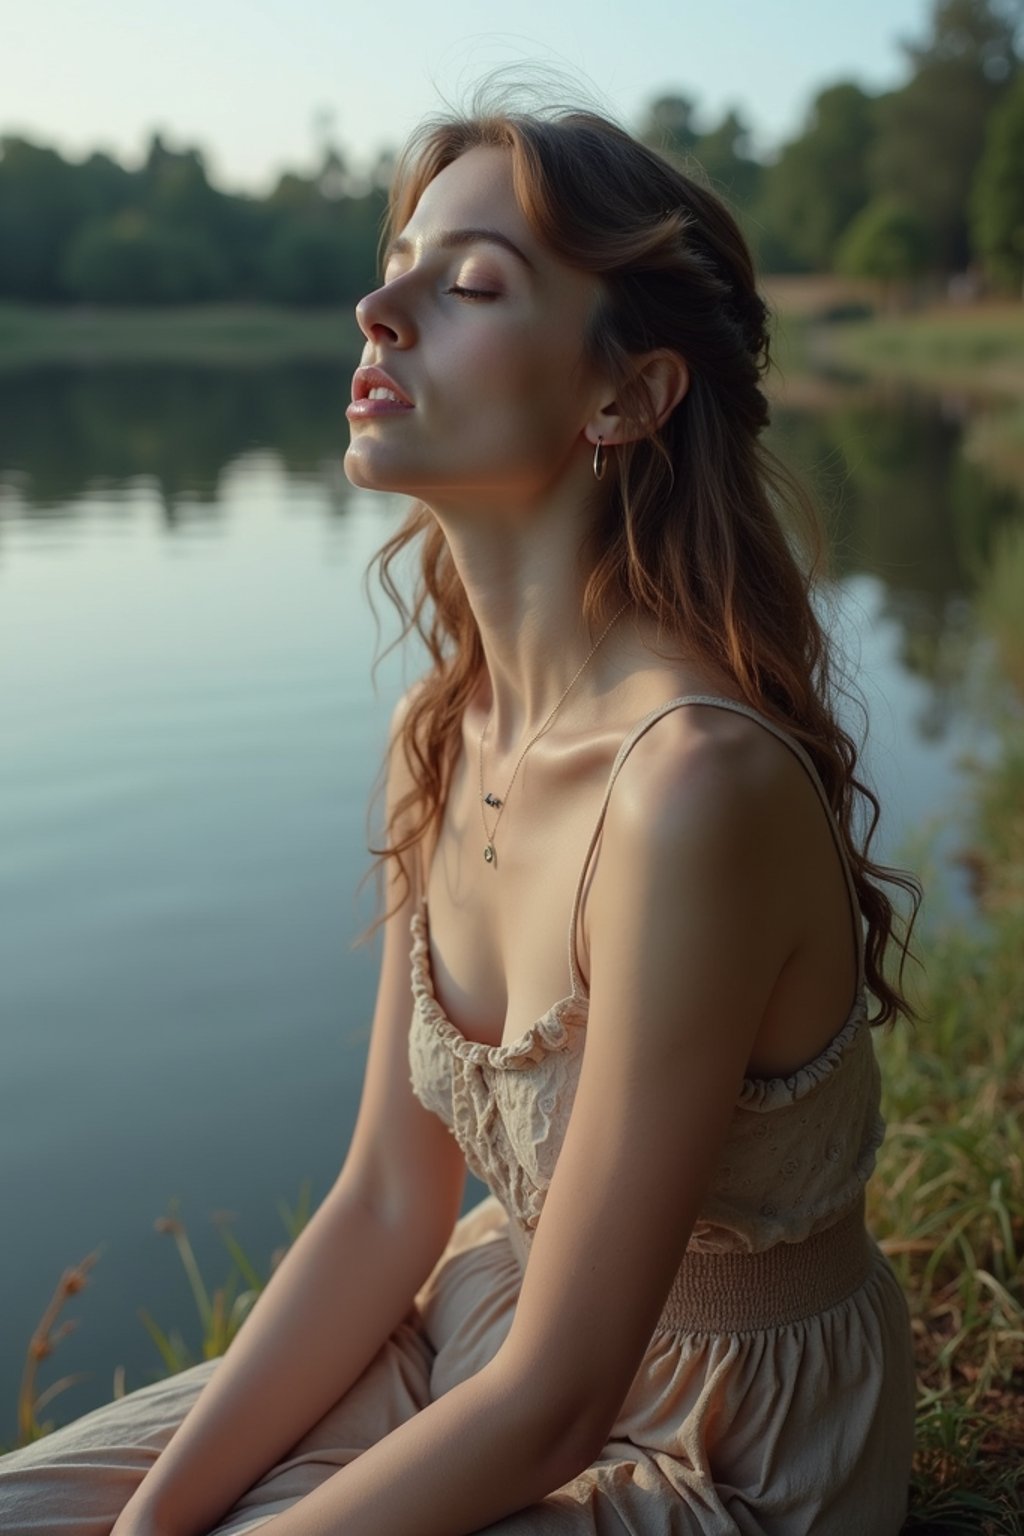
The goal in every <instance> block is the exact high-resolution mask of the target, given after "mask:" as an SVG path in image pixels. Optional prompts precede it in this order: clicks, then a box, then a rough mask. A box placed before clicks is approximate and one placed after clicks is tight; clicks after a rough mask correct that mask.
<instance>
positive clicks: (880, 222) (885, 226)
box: [836, 198, 929, 297]
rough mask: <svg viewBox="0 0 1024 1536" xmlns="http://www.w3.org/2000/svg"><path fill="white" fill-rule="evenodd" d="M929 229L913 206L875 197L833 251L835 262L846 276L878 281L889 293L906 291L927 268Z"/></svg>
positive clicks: (892, 294) (891, 294)
mask: <svg viewBox="0 0 1024 1536" xmlns="http://www.w3.org/2000/svg"><path fill="white" fill-rule="evenodd" d="M928 257H929V251H928V231H927V230H926V229H925V227H924V225H923V223H922V222H921V220H920V219H919V218H918V216H917V214H916V213H915V212H914V210H913V209H912V208H908V207H907V206H906V205H905V204H903V203H899V202H897V201H895V200H894V199H892V198H877V199H876V200H875V201H874V202H871V203H869V204H868V206H867V207H866V208H864V209H862V210H861V212H860V213H859V214H858V215H857V217H856V218H855V219H854V221H853V223H852V224H851V225H850V227H849V229H848V230H847V231H846V233H845V235H844V236H843V238H842V240H841V241H840V242H839V246H838V248H837V251H836V265H837V267H838V269H839V271H840V272H845V273H846V274H847V275H848V276H849V277H868V278H873V279H874V280H875V281H877V282H880V283H881V284H882V285H883V287H884V288H885V290H886V292H887V293H888V294H889V295H890V297H891V296H894V295H895V294H897V293H905V292H906V290H907V289H908V288H909V286H910V285H911V284H912V283H913V281H914V279H915V278H918V277H920V276H921V275H922V274H923V273H924V272H926V271H927V270H928Z"/></svg>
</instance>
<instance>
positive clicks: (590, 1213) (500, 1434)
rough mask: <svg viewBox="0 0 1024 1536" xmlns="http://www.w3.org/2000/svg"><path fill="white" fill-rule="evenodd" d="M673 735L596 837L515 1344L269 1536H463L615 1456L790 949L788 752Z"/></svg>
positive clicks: (656, 749)
mask: <svg viewBox="0 0 1024 1536" xmlns="http://www.w3.org/2000/svg"><path fill="white" fill-rule="evenodd" d="M666 724H667V725H668V727H669V728H668V730H667V731H664V732H662V731H653V730H652V731H651V732H650V733H649V734H648V736H647V737H645V738H644V739H643V740H642V741H641V742H640V743H638V745H637V747H636V749H635V750H634V752H633V754H632V755H631V757H630V763H629V765H628V768H627V770H624V771H623V773H622V775H621V777H620V780H619V785H618V788H617V793H616V795H615V796H614V797H613V800H612V805H611V808H610V810H609V814H608V818H607V821H606V823H605V831H604V842H603V846H602V854H601V863H600V866H599V869H598V872H597V874H596V876H595V879H594V884H593V889H592V893H591V898H590V931H591V935H592V953H593V956H594V961H593V968H592V975H591V1003H590V1014H589V1019H588V1026H587V1044H586V1050H585V1053H584V1060H583V1066H582V1069H581V1074H580V1081H579V1086H578V1090H577V1095H576V1101H575V1104H574V1107H573V1112H572V1116H571V1119H570V1124H569V1127H568V1130H567V1133H566V1138H565V1142H564V1144H563V1147H562V1150H561V1153H560V1156H559V1160H558V1164H557V1168H556V1171H555V1174H554V1178H553V1180H552V1184H551V1187H550V1189H549V1191H548V1195H547V1199H546V1202H545V1205H544V1209H543V1212H542V1215H541V1219H540V1222H539V1225H538V1229H537V1232H536V1236H535V1238H534V1242H533V1246H532V1251H531V1254H530V1258H529V1262H528V1265H527V1269H526V1274H525V1276H524V1280H523V1285H522V1290H521V1293H520V1298H519V1302H518V1306H517V1310H516V1315H515V1319H514V1322H513V1324H512V1328H511V1330H510V1332H509V1334H508V1337H507V1339H506V1341H505V1343H504V1344H503V1346H502V1347H501V1349H500V1350H499V1351H498V1353H497V1355H496V1356H495V1358H494V1359H493V1361H492V1362H491V1363H490V1364H488V1365H487V1366H485V1367H484V1368H483V1369H482V1370H481V1371H479V1372H478V1373H477V1374H476V1375H475V1376H473V1377H472V1378H471V1379H470V1380H468V1381H465V1382H463V1383H461V1384H460V1385H458V1386H457V1387H455V1388H453V1389H452V1390H451V1391H450V1392H448V1393H447V1394H446V1395H445V1396H444V1397H442V1398H440V1399H439V1400H438V1401H436V1402H434V1403H432V1404H430V1405H429V1406H428V1407H427V1408H425V1409H424V1410H423V1411H422V1412H420V1413H419V1414H417V1415H416V1416H415V1418H413V1419H411V1420H409V1421H408V1422H407V1423H405V1424H403V1425H402V1426H401V1427H400V1428H398V1429H396V1430H395V1431H394V1432H393V1433H392V1434H390V1435H388V1436H387V1437H386V1438H385V1439H384V1440H382V1441H380V1442H379V1443H378V1444H377V1445H376V1446H373V1447H371V1448H370V1449H369V1450H368V1451H366V1452H365V1453H364V1454H363V1455H362V1456H360V1457H359V1458H358V1460H357V1461H355V1462H354V1463H352V1464H351V1465H350V1466H348V1467H346V1468H344V1469H343V1470H341V1471H340V1472H338V1473H336V1474H335V1475H334V1476H333V1477H331V1478H330V1479H329V1480H327V1481H326V1482H325V1483H324V1484H322V1485H321V1487H320V1488H318V1489H317V1490H316V1491H315V1492H313V1493H312V1494H310V1495H308V1496H307V1497H306V1498H304V1499H303V1500H301V1501H300V1503H298V1504H297V1505H296V1506H295V1507H294V1508H292V1509H291V1510H289V1511H287V1512H286V1513H285V1514H283V1515H280V1516H278V1517H276V1518H275V1519H273V1520H271V1521H270V1522H269V1523H268V1525H267V1527H266V1532H267V1536H380V1533H381V1532H386V1533H387V1536H467V1533H469V1532H471V1531H475V1530H478V1529H480V1528H481V1527H484V1526H488V1525H490V1524H491V1523H492V1522H494V1521H497V1520H500V1519H501V1518H502V1517H503V1516H505V1515H507V1514H509V1513H511V1512H512V1511H513V1510H516V1509H520V1508H523V1507H524V1506H527V1505H529V1504H532V1503H535V1502H536V1501H538V1500H539V1499H542V1498H543V1497H544V1496H545V1495H546V1494H548V1493H550V1492H552V1491H553V1490H554V1489H555V1488H556V1487H558V1486H559V1485H560V1484H562V1483H564V1482H566V1481H568V1480H569V1479H570V1478H571V1477H573V1476H575V1475H577V1474H578V1473H580V1472H581V1471H582V1470H583V1469H584V1468H586V1467H587V1466H588V1465H589V1464H590V1463H591V1462H592V1461H593V1460H594V1459H595V1458H596V1457H597V1455H598V1454H599V1453H600V1450H601V1448H602V1446H603V1445H604V1443H605V1441H606V1440H607V1438H608V1434H609V1432H610V1430H611V1428H612V1426H613V1424H614V1421H615V1419H616V1417H617V1416H618V1414H619V1412H620V1409H621V1406H622V1403H623V1401H624V1399H625V1397H626V1394H627V1393H628V1390H629V1387H630V1384H631V1382H632V1379H633V1377H634V1375H635V1373H636V1371H637V1368H638V1366H639V1364H640V1361H641V1359H642V1357H643V1353H644V1350H645V1348H646V1347H647V1345H648V1343H649V1341H650V1337H651V1334H652V1332H653V1330H654V1326H655V1324H656V1322H657V1319H658V1316H659V1313H660V1311H661V1308H662V1306H663V1305H664V1301H665V1298H666V1296H667V1294H668V1291H669V1288H670V1286H671V1283H672V1279H673V1276H674V1275H675V1272H676V1270H677V1268H678V1266H679V1264H680V1262H681V1260H682V1256H683V1253H684V1250H685V1248H686V1243H687V1240H688V1236H689V1233H690V1230H691V1228H692V1225H693V1222H694V1220H695V1218H696V1215H697V1213H698V1210H699V1207H700V1203H701V1200H702V1199H703V1196H704V1193H705V1191H706V1189H707V1187H708V1185H709V1183H710V1180H711V1177H712V1173H713V1170H714V1167H715V1163H716V1160H717V1158H718V1156H719V1154H720V1148H721V1146H722V1143H723V1141H724V1138H725V1135H726V1132H727V1128H728V1126H729V1122H730V1119H731V1117H732V1114H733V1110H734V1106H735V1102H736V1096H737V1092H738V1089H739V1086H740V1082H741V1079H742V1077H743V1073H744V1070H745V1066H746V1062H747V1060H748V1057H749V1054H750V1050H751V1047H752V1044H753V1041H754V1038H755V1036H756V1033H757V1029H758V1025H759V1023H760V1021H761V1018H762V1017H763V1014H764V1010H765V1007H766V1005H767V1001H768V998H769V996H770V993H771V990H772V987H773V985H774V983H775V980H776V978H777V975H778V972H779V971H780V969H781V968H782V965H783V963H784V961H785V959H786V957H787V955H788V953H789V952H790V950H791V948H792V947H793V938H794V934H793V915H792V906H793V904H792V903H791V902H787V900H786V899H785V897H786V888H785V884H784V882H785V880H786V879H787V878H788V877H787V876H786V874H785V873H784V872H785V870H786V863H785V857H784V854H785V838H786V831H787V827H789V828H791V826H792V820H791V817H792V811H793V803H794V802H793V798H792V789H791V786H792V775H790V774H789V772H788V770H787V767H786V765H785V763H784V762H783V761H782V758H781V756H780V755H779V754H778V753H776V752H775V750H774V748H775V743H773V742H771V741H768V742H767V743H766V744H765V745H762V742H761V741H760V740H756V739H754V738H753V733H751V736H750V737H748V738H745V739H744V740H742V742H737V741H736V740H735V739H734V738H731V737H730V738H728V739H726V738H725V737H724V736H723V735H722V734H721V733H716V732H715V731H714V728H713V727H712V728H711V729H710V730H708V731H707V732H706V734H705V733H703V732H701V731H697V732H694V731H692V730H691V731H690V733H689V734H688V735H687V734H683V733H681V732H679V731H678V730H677V729H675V728H674V727H673V726H672V725H671V724H670V722H666ZM761 734H762V737H763V733H761ZM785 750H786V749H785V748H782V749H781V752H785Z"/></svg>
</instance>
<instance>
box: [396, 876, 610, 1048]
mask: <svg viewBox="0 0 1024 1536" xmlns="http://www.w3.org/2000/svg"><path fill="white" fill-rule="evenodd" d="M425 909H426V903H425V902H424V900H423V899H422V898H421V899H420V903H419V909H418V910H417V911H416V912H414V913H413V916H412V922H411V924H410V929H411V932H412V956H411V958H412V990H413V996H414V998H415V999H416V1003H417V1006H418V1008H419V1011H420V1016H421V1017H422V1018H423V1019H424V1020H425V1021H426V1022H427V1023H428V1024H430V1026H431V1027H432V1028H433V1030H434V1032H435V1034H436V1035H437V1037H438V1039H440V1040H441V1041H443V1042H444V1044H445V1045H446V1046H447V1048H448V1049H449V1050H450V1051H451V1053H452V1055H453V1056H457V1057H458V1058H459V1059H460V1060H461V1061H465V1062H468V1063H470V1064H471V1065H473V1066H485V1067H494V1068H496V1069H498V1070H501V1071H522V1070H523V1069H524V1068H527V1067H531V1066H533V1065H534V1064H535V1063H536V1062H539V1061H542V1060H543V1059H544V1057H545V1056H547V1055H549V1054H550V1053H551V1052H552V1051H565V1050H568V1048H569V1046H570V1043H571V1036H570V1029H571V1028H573V1027H577V1028H578V1027H579V1026H580V1025H581V1024H582V1023H583V1022H584V1017H585V1013H586V1004H585V1002H584V1000H583V999H582V998H579V997H573V996H572V994H570V995H569V996H568V997H563V998H559V1000H558V1002H557V1003H552V1005H551V1007H550V1008H549V1009H548V1010H547V1012H546V1013H545V1014H543V1015H542V1017H541V1018H539V1019H538V1020H537V1022H536V1023H535V1024H531V1025H530V1028H529V1029H527V1030H526V1031H525V1032H524V1033H523V1034H521V1035H520V1036H519V1038H518V1039H516V1040H511V1041H509V1042H508V1044H506V1045H487V1044H486V1042H485V1041H482V1040H470V1039H468V1038H467V1037H466V1036H465V1035H464V1034H463V1033H462V1031H461V1029H458V1028H457V1027H456V1025H454V1024H453V1023H452V1021H451V1019H450V1018H449V1017H448V1015H447V1014H446V1013H445V1011H444V1009H443V1008H442V1007H441V1004H440V1003H439V1002H438V1000H437V994H436V993H435V991H434V979H433V975H432V973H431V967H430V942H429V938H428V931H427V922H426V916H425ZM581 1014H582V1015H584V1017H580V1015H581ZM574 1015H575V1017H574Z"/></svg>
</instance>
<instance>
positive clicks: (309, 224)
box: [262, 216, 365, 304]
mask: <svg viewBox="0 0 1024 1536" xmlns="http://www.w3.org/2000/svg"><path fill="white" fill-rule="evenodd" d="M363 276H365V269H364V267H363V265H362V263H360V262H359V261H358V259H357V258H356V257H355V256H354V253H353V248H352V242H351V240H350V239H349V238H348V236H347V234H346V231H345V229H344V226H343V225H341V224H339V223H338V222H337V221H335V220H331V221H327V220H326V219H323V218H318V219H312V218H309V217H308V216H307V217H305V218H301V219H297V220H289V221H288V222H287V223H282V225H281V226H280V228H279V229H278V231H277V233H276V234H275V235H274V237H273V238H272V240H271V241H270V244H269V245H268V247H267V250H266V252H265V254H264V260H263V271H262V281H263V286H264V290H265V292H266V294H267V296H268V297H269V298H271V299H274V300H275V301H276V302H277V303H281V304H337V303H341V302H342V301H347V300H349V299H351V298H352V297H354V296H355V295H356V294H357V293H358V292H359V291H360V288H361V279H362V278H363Z"/></svg>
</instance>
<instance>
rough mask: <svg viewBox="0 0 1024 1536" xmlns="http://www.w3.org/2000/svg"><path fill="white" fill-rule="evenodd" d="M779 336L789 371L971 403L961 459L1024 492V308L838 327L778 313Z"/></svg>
mask: <svg viewBox="0 0 1024 1536" xmlns="http://www.w3.org/2000/svg"><path fill="white" fill-rule="evenodd" d="M780 331H781V339H782V341H783V350H784V351H785V349H786V348H787V347H788V350H789V354H790V357H791V358H792V360H793V361H792V363H791V366H798V367H799V368H800V369H801V370H802V371H804V372H814V371H822V370H828V369H832V370H835V369H842V370H844V371H848V372H852V373H854V374H859V375H861V376H862V377H865V378H867V379H869V380H888V381H897V382H903V383H907V384H913V385H916V386H918V387H919V388H922V389H927V390H932V391H941V392H944V393H947V394H954V395H955V396H957V397H958V398H962V399H964V400H966V401H968V402H969V403H970V405H971V407H972V409H971V412H970V415H969V418H968V421H967V425H966V428H965V436H964V452H965V454H966V455H967V457H968V458H971V459H973V460H975V462H977V463H979V464H982V465H983V466H984V467H985V468H986V469H987V470H988V471H989V472H990V473H991V474H992V475H994V476H996V477H997V478H998V479H1000V480H1002V481H1004V482H1005V483H1007V484H1010V485H1013V486H1017V487H1020V488H1024V304H1021V303H998V304H997V303H984V304H972V305H962V304H957V305H952V304H944V305H932V306H929V307H927V308H924V309H921V310H918V311H915V312H914V313H912V314H904V315H888V314H876V315H873V316H872V317H871V318H868V319H857V320H848V321H843V322H822V321H821V320H814V319H813V318H808V317H806V316H804V317H803V318H802V319H799V318H798V317H796V316H787V315H786V314H785V312H783V316H782V320H781V325H780Z"/></svg>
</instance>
